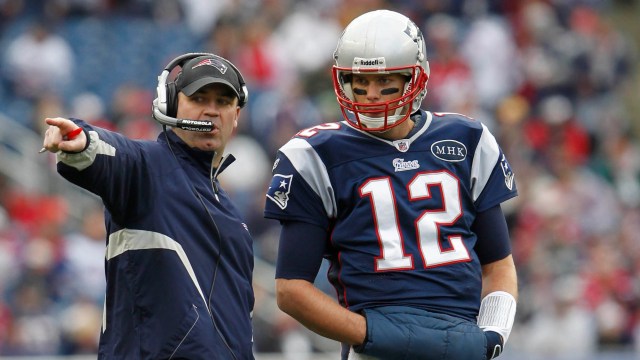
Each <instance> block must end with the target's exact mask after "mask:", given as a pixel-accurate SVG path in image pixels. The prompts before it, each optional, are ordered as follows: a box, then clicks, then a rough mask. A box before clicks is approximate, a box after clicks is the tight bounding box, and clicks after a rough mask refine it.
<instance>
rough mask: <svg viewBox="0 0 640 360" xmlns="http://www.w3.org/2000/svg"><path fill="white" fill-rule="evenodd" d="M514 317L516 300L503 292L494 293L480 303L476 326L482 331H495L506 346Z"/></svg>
mask: <svg viewBox="0 0 640 360" xmlns="http://www.w3.org/2000/svg"><path fill="white" fill-rule="evenodd" d="M515 317H516V299H515V298H514V297H513V295H511V294H509V293H508V292H505V291H494V292H492V293H490V294H489V295H487V296H485V297H484V299H482V302H481V303H480V313H479V314H478V326H479V327H480V328H481V329H482V330H484V331H488V330H490V331H495V332H497V333H498V334H500V336H502V339H503V342H504V344H503V345H506V343H507V340H508V339H509V334H510V333H511V328H512V327H513V320H514V319H515Z"/></svg>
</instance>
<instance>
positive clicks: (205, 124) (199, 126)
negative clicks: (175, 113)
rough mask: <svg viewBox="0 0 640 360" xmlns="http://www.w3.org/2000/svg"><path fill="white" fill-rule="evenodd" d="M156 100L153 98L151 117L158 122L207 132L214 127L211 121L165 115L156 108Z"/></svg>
mask: <svg viewBox="0 0 640 360" xmlns="http://www.w3.org/2000/svg"><path fill="white" fill-rule="evenodd" d="M157 101H158V99H156V100H153V118H154V119H156V121H157V122H159V123H160V124H163V125H167V126H171V127H177V128H179V129H184V130H189V131H198V132H209V131H211V130H213V129H214V128H215V125H213V121H209V120H193V119H180V118H174V117H171V116H167V115H165V114H163V113H162V112H161V111H160V110H159V109H158V106H157Z"/></svg>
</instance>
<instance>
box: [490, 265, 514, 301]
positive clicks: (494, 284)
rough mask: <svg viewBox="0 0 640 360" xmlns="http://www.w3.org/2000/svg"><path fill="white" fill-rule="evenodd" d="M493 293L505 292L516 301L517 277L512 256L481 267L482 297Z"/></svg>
mask: <svg viewBox="0 0 640 360" xmlns="http://www.w3.org/2000/svg"><path fill="white" fill-rule="evenodd" d="M494 291H505V292H508V293H509V294H511V295H512V296H513V297H514V298H515V299H516V300H517V299H518V277H517V275H516V267H515V264H514V263H513V256H512V255H509V256H507V257H506V258H504V259H502V260H498V261H495V262H492V263H489V264H486V265H484V266H482V297H483V298H484V297H485V296H486V295H487V294H489V293H492V292H494Z"/></svg>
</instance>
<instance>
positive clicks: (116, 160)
mask: <svg viewBox="0 0 640 360" xmlns="http://www.w3.org/2000/svg"><path fill="white" fill-rule="evenodd" d="M73 121H74V122H75V123H76V124H78V125H79V126H81V127H82V128H83V129H84V130H85V132H86V133H87V134H88V137H87V141H88V143H87V146H86V147H85V149H84V150H83V151H81V152H79V153H65V152H59V153H58V154H57V161H58V163H57V170H58V173H59V174H60V175H62V176H63V177H64V178H65V179H66V180H68V181H69V182H71V183H73V184H75V185H78V186H80V187H82V188H84V189H86V190H88V191H90V192H92V193H94V194H96V195H98V196H99V197H100V198H101V199H102V201H103V202H104V204H105V206H106V207H107V209H108V210H109V211H110V212H111V214H114V215H116V214H119V215H122V216H129V217H131V216H136V215H137V213H139V212H140V211H143V210H144V209H140V208H135V207H133V206H132V205H133V204H148V206H152V205H151V204H150V203H151V201H152V200H153V197H151V196H148V194H149V193H150V192H151V191H152V189H150V188H149V186H150V185H148V186H144V184H150V183H151V182H150V181H145V179H148V178H149V177H151V176H152V174H150V170H149V168H148V167H147V166H146V165H145V163H146V160H145V159H146V156H145V151H144V149H143V145H142V144H143V142H141V141H135V140H131V139H128V138H126V137H125V136H123V135H121V134H118V133H116V132H112V131H108V130H106V129H102V128H99V127H95V126H91V125H89V124H87V123H85V122H84V121H82V120H76V119H73ZM141 198H142V199H144V198H146V199H147V201H142V202H141V201H139V199H141Z"/></svg>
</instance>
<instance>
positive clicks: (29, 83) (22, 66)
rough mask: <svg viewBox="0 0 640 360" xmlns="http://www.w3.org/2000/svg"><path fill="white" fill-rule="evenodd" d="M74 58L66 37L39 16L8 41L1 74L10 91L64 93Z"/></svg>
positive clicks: (33, 95) (32, 96) (31, 96)
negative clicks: (54, 30) (56, 32)
mask: <svg viewBox="0 0 640 360" xmlns="http://www.w3.org/2000/svg"><path fill="white" fill-rule="evenodd" d="M74 58H75V55H74V53H73V52H72V50H71V47H70V46H69V44H68V43H67V41H66V40H65V39H64V38H63V37H61V36H59V35H57V34H55V33H54V32H53V31H52V30H51V29H50V28H49V27H48V26H47V22H46V21H45V20H40V21H36V22H34V23H32V24H31V26H30V27H29V28H28V30H27V31H26V32H24V33H23V34H21V35H19V36H18V37H17V38H15V39H14V40H13V41H12V42H11V43H10V44H9V46H8V48H7V51H6V54H5V56H4V61H5V64H6V67H5V69H4V74H3V75H4V76H6V77H7V79H8V81H9V83H10V86H11V90H12V91H13V93H14V94H15V95H17V96H20V97H23V98H27V99H35V98H37V96H38V94H41V93H42V92H43V91H51V92H55V93H62V94H64V92H65V91H66V89H67V87H68V86H69V84H70V81H71V75H72V73H73V67H74V61H75V60H74Z"/></svg>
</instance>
